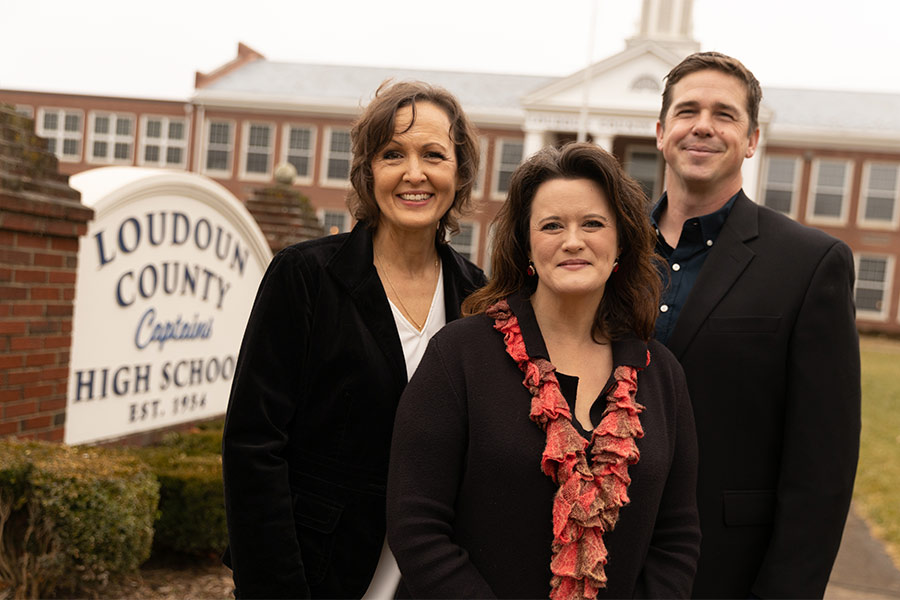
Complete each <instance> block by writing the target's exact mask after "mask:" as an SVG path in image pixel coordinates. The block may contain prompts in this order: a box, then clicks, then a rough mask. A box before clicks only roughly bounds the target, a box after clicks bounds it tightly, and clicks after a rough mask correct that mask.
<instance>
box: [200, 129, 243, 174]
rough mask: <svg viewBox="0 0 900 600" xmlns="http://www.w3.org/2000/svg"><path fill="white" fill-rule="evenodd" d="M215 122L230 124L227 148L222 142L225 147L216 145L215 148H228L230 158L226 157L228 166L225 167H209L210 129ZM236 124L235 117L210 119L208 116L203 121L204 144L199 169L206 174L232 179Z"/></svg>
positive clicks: (220, 149)
mask: <svg viewBox="0 0 900 600" xmlns="http://www.w3.org/2000/svg"><path fill="white" fill-rule="evenodd" d="M213 124H216V125H219V124H225V125H228V143H227V150H226V148H225V147H224V146H226V144H220V145H221V146H223V147H221V148H220V147H216V148H214V150H219V151H222V150H226V151H227V152H228V158H227V159H226V163H227V164H228V166H227V167H226V168H225V169H210V168H207V166H206V165H207V164H208V163H209V150H210V148H209V131H210V128H211V127H212V125H213ZM235 125H236V122H235V121H234V119H210V118H207V119H206V120H204V121H203V145H202V151H201V153H200V164H199V165H198V166H199V167H200V168H199V169H198V170H199V171H200V172H201V173H203V174H204V175H209V176H210V177H219V178H221V179H231V177H232V173H233V172H234V135H235Z"/></svg>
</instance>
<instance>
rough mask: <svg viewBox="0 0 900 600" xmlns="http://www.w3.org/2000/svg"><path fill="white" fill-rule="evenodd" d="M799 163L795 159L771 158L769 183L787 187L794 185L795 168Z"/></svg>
mask: <svg viewBox="0 0 900 600" xmlns="http://www.w3.org/2000/svg"><path fill="white" fill-rule="evenodd" d="M796 166H797V161H795V160H794V159H793V158H770V159H769V175H768V177H769V183H770V184H772V183H781V184H785V185H791V186H793V185H794V168H795V167H796Z"/></svg>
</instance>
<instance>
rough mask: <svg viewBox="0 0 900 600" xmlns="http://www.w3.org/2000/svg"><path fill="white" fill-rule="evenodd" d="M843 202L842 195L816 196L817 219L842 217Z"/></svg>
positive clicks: (819, 194) (822, 194) (821, 194)
mask: <svg viewBox="0 0 900 600" xmlns="http://www.w3.org/2000/svg"><path fill="white" fill-rule="evenodd" d="M841 200H842V196H841V195H840V194H824V193H821V192H820V193H818V194H816V205H815V210H814V211H813V212H814V214H815V215H816V216H817V217H840V216H841Z"/></svg>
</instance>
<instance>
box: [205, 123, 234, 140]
mask: <svg viewBox="0 0 900 600" xmlns="http://www.w3.org/2000/svg"><path fill="white" fill-rule="evenodd" d="M228 131H229V127H228V123H210V125H209V143H210V144H228V143H230V140H229V138H230V137H231V136H230V135H229V133H228Z"/></svg>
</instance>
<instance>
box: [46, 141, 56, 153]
mask: <svg viewBox="0 0 900 600" xmlns="http://www.w3.org/2000/svg"><path fill="white" fill-rule="evenodd" d="M47 152H49V153H51V154H56V138H47Z"/></svg>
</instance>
